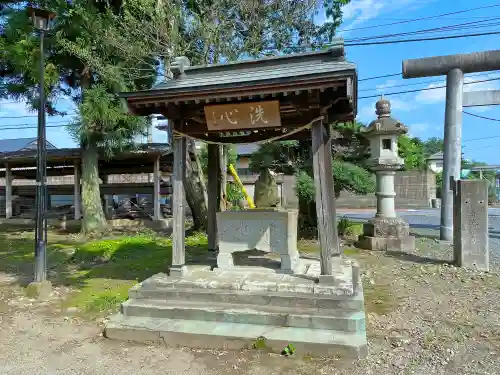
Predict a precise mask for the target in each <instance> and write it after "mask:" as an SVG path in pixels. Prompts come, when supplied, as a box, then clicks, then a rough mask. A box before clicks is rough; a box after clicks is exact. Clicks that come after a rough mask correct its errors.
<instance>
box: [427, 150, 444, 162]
mask: <svg viewBox="0 0 500 375" xmlns="http://www.w3.org/2000/svg"><path fill="white" fill-rule="evenodd" d="M443 157H444V156H443V153H442V152H436V153H435V154H432V155H431V156H429V157H428V158H427V160H431V161H432V160H443Z"/></svg>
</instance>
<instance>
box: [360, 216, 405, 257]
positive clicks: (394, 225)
mask: <svg viewBox="0 0 500 375" xmlns="http://www.w3.org/2000/svg"><path fill="white" fill-rule="evenodd" d="M356 246H357V247H359V248H361V249H367V250H381V251H385V250H397V251H412V250H415V237H414V236H410V226H409V225H408V223H407V222H405V221H404V220H403V219H401V218H398V217H391V218H387V217H377V216H375V217H374V218H372V219H370V220H369V221H368V222H367V223H365V224H364V225H363V236H361V237H360V238H359V241H358V243H357V244H356Z"/></svg>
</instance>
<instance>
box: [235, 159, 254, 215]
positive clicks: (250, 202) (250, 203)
mask: <svg viewBox="0 0 500 375" xmlns="http://www.w3.org/2000/svg"><path fill="white" fill-rule="evenodd" d="M229 172H230V173H231V175H232V176H233V178H234V181H236V183H237V184H238V185H239V186H240V189H241V192H242V193H243V195H244V196H245V198H246V200H247V202H248V207H250V208H255V204H254V203H253V199H252V197H251V196H250V195H248V192H247V190H246V189H245V187H244V186H243V184H242V183H241V180H240V178H239V177H238V174H237V173H236V169H234V167H233V165H232V164H229Z"/></svg>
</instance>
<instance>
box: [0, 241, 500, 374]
mask: <svg viewBox="0 0 500 375" xmlns="http://www.w3.org/2000/svg"><path fill="white" fill-rule="evenodd" d="M417 242H418V250H417V251H415V253H414V254H401V253H390V252H388V253H372V252H359V253H357V254H355V255H354V256H355V257H356V258H358V259H359V260H360V262H361V264H362V266H363V269H364V274H363V280H364V283H363V284H364V288H365V295H366V303H367V306H366V307H367V330H368V339H369V351H370V355H369V356H368V358H366V359H364V360H361V361H356V362H350V361H349V362H346V361H341V360H337V359H334V358H329V359H325V358H318V359H309V358H283V357H281V356H279V355H276V354H269V353H260V352H255V351H244V352H213V351H204V350H192V349H187V348H183V349H172V348H164V347H156V346H144V345H133V344H130V343H122V342H116V341H110V340H106V339H104V338H102V336H101V328H100V326H99V324H98V322H95V321H85V320H81V319H77V318H75V317H72V316H71V314H69V313H68V312H61V311H60V310H58V308H57V306H58V300H59V299H61V298H64V296H65V295H67V293H69V292H70V291H69V290H68V289H65V288H55V292H56V294H55V295H54V297H53V300H52V301H49V302H45V303H40V302H38V301H34V300H30V299H28V298H26V297H23V294H22V289H20V288H19V287H17V286H13V285H9V282H10V281H12V280H11V279H10V277H9V275H3V276H0V327H1V329H0V375H11V374H12V375H13V374H16V375H18V374H21V373H32V374H37V375H38V374H41V375H45V374H47V375H48V374H50V375H58V374H74V375H79V374H93V375H100V374H107V375H112V374H134V375H142V374H144V375H150V374H151V375H153V374H176V375H177V374H186V375H191V374H192V375H195V374H196V375H201V374H235V373H238V374H242V375H243V374H248V375H250V374H259V375H261V374H266V375H267V374H269V375H272V374H297V375H311V374H338V375H348V374H349V375H369V374H377V375H390V374H418V375H419V374H425V375H429V374H455V375H459V374H498V373H500V371H499V370H498V369H499V368H500V356H499V353H500V315H499V313H498V312H499V311H500V278H499V276H500V273H499V272H498V271H499V267H498V265H499V263H498V259H496V258H494V259H492V260H491V261H492V271H491V272H490V273H481V272H471V271H465V270H463V269H458V268H455V267H453V266H450V265H448V264H447V263H446V261H449V260H450V259H451V249H450V248H449V247H443V246H441V245H438V244H437V243H436V242H435V241H433V240H418V241H417Z"/></svg>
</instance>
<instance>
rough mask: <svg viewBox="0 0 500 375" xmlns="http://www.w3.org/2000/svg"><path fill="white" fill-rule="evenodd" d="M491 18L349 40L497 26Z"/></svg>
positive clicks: (495, 18) (356, 39) (357, 39)
mask: <svg viewBox="0 0 500 375" xmlns="http://www.w3.org/2000/svg"><path fill="white" fill-rule="evenodd" d="M498 19H500V17H494V18H492V19H491V20H498ZM491 20H481V21H472V22H465V23H459V24H455V25H448V26H440V27H433V28H430V29H421V30H415V31H408V32H399V33H393V34H382V35H375V36H365V37H356V38H352V39H349V41H350V42H354V41H358V42H361V41H364V40H371V39H383V38H392V37H396V36H408V35H415V34H429V33H438V32H447V31H455V30H461V29H463V28H464V26H466V28H467V30H469V29H473V28H482V27H489V26H498V22H493V23H491V22H490V21H491ZM486 22H490V23H489V24H487V23H486Z"/></svg>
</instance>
